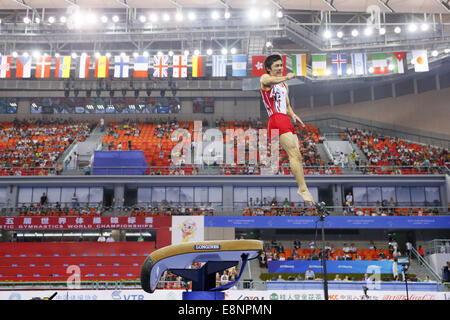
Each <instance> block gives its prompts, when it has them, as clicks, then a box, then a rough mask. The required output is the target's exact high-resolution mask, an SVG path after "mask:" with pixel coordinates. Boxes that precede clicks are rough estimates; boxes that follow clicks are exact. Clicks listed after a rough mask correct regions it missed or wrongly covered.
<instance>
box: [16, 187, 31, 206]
mask: <svg viewBox="0 0 450 320" xmlns="http://www.w3.org/2000/svg"><path fill="white" fill-rule="evenodd" d="M32 194H33V188H19V198H18V205H19V206H21V205H22V203H26V204H29V203H30V202H31V195H32Z"/></svg>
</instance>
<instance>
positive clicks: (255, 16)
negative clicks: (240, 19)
mask: <svg viewBox="0 0 450 320" xmlns="http://www.w3.org/2000/svg"><path fill="white" fill-rule="evenodd" d="M247 17H248V18H249V19H250V20H252V21H255V20H256V19H258V17H259V12H258V10H257V9H255V8H252V9H250V10H248V12H247Z"/></svg>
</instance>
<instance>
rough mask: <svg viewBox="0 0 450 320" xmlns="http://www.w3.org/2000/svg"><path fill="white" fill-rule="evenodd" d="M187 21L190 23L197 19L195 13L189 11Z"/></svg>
mask: <svg viewBox="0 0 450 320" xmlns="http://www.w3.org/2000/svg"><path fill="white" fill-rule="evenodd" d="M188 19H189V20H191V21H194V20H195V19H197V16H196V14H195V12H193V11H191V12H189V13H188Z"/></svg>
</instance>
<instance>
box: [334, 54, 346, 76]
mask: <svg viewBox="0 0 450 320" xmlns="http://www.w3.org/2000/svg"><path fill="white" fill-rule="evenodd" d="M331 66H332V72H333V74H334V75H335V76H345V75H346V74H347V54H345V53H333V54H332V55H331Z"/></svg>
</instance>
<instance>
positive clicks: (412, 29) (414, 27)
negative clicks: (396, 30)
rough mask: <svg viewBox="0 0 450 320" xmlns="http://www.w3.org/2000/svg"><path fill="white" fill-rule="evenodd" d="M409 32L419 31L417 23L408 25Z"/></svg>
mask: <svg viewBox="0 0 450 320" xmlns="http://www.w3.org/2000/svg"><path fill="white" fill-rule="evenodd" d="M408 31H409V32H416V31H417V25H416V24H415V23H410V24H409V25H408Z"/></svg>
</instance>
